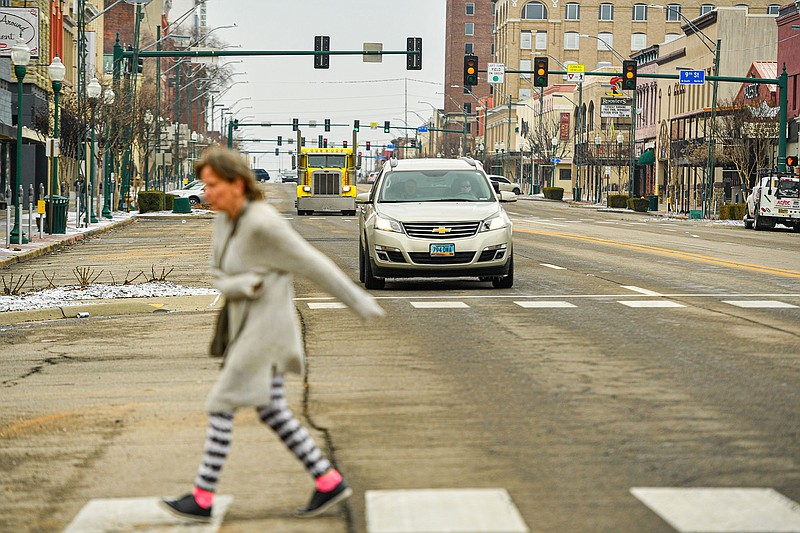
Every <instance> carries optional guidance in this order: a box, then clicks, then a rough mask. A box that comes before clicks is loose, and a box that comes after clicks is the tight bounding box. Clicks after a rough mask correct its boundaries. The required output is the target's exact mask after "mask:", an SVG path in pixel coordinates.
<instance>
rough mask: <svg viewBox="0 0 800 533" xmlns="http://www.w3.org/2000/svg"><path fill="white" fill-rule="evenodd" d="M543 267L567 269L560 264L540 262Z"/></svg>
mask: <svg viewBox="0 0 800 533" xmlns="http://www.w3.org/2000/svg"><path fill="white" fill-rule="evenodd" d="M539 264H540V265H542V266H543V267H547V268H552V269H553V270H566V268H564V267H560V266H558V265H551V264H550V263H539Z"/></svg>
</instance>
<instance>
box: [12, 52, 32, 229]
mask: <svg viewBox="0 0 800 533" xmlns="http://www.w3.org/2000/svg"><path fill="white" fill-rule="evenodd" d="M30 59H31V50H30V48H28V45H26V44H25V41H23V40H22V39H17V42H16V43H14V46H12V47H11V61H12V62H13V63H14V74H15V75H16V76H17V151H16V152H17V153H16V156H17V161H16V172H15V173H14V174H15V179H14V190H13V191H12V198H14V200H15V201H14V206H15V207H14V229H12V230H11V243H12V244H27V243H28V239H27V238H25V234H24V233H23V231H22V226H21V225H20V216H21V215H22V213H21V212H20V211H21V210H20V208H19V207H20V206H21V205H22V198H20V196H19V193H20V191H21V190H22V109H23V107H22V80H23V79H24V78H25V72H26V71H27V69H28V61H30Z"/></svg>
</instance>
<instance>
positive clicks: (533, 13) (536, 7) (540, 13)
mask: <svg viewBox="0 0 800 533" xmlns="http://www.w3.org/2000/svg"><path fill="white" fill-rule="evenodd" d="M522 18H524V19H527V20H547V8H546V7H544V4H543V3H541V2H530V3H528V4H525V7H523V8H522Z"/></svg>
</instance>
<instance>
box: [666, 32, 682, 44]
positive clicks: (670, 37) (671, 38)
mask: <svg viewBox="0 0 800 533" xmlns="http://www.w3.org/2000/svg"><path fill="white" fill-rule="evenodd" d="M680 36H681V34H680V33H668V34H666V35H665V36H664V42H665V43H671V42H672V41H674V40H675V39H678V38H680Z"/></svg>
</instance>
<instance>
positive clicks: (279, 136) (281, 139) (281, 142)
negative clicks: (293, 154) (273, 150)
mask: <svg viewBox="0 0 800 533" xmlns="http://www.w3.org/2000/svg"><path fill="white" fill-rule="evenodd" d="M282 144H283V136H281V135H278V146H280V145H282Z"/></svg>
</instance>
